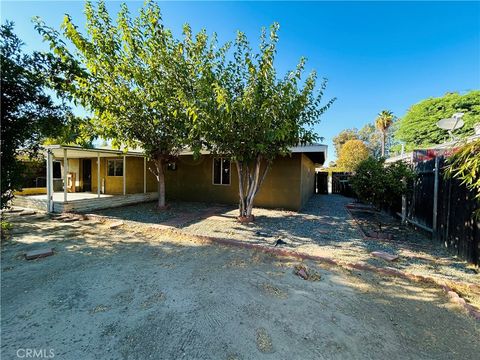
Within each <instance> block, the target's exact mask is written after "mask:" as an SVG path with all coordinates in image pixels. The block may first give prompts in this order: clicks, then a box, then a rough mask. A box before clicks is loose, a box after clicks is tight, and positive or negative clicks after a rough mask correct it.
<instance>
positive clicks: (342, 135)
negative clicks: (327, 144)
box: [332, 128, 364, 157]
mask: <svg viewBox="0 0 480 360" xmlns="http://www.w3.org/2000/svg"><path fill="white" fill-rule="evenodd" d="M358 139H360V135H359V133H358V130H357V129H356V128H352V129H345V130H342V131H340V132H339V133H338V135H337V136H334V137H333V139H332V142H333V146H334V147H335V154H337V157H338V156H340V150H341V149H342V146H343V144H345V143H346V142H347V141H348V140H358ZM361 140H364V139H361Z"/></svg>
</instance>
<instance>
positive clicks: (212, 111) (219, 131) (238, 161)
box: [195, 24, 334, 221]
mask: <svg viewBox="0 0 480 360" xmlns="http://www.w3.org/2000/svg"><path fill="white" fill-rule="evenodd" d="M278 28H279V26H278V24H273V25H272V26H271V28H270V32H269V34H268V35H267V31H266V29H263V31H262V35H261V39H260V49H259V51H258V52H254V51H253V50H252V49H251V48H250V45H249V43H248V41H247V38H246V36H245V34H243V33H241V32H239V33H238V34H237V38H236V40H235V42H234V44H233V53H232V54H231V56H230V57H229V59H228V60H226V61H225V59H226V58H227V57H225V56H224V57H223V58H222V60H220V61H219V64H218V65H217V66H213V67H209V68H208V69H205V67H204V68H203V69H202V71H201V74H202V76H201V78H202V79H204V80H203V82H202V83H203V85H202V86H201V89H203V90H201V91H198V93H199V94H200V93H202V92H203V95H199V96H197V97H195V99H197V101H196V102H195V107H196V108H197V110H198V112H199V116H198V118H199V119H201V120H200V121H199V124H201V129H202V131H201V134H202V136H203V137H204V139H205V141H206V143H207V144H208V146H209V147H210V149H211V150H212V151H213V152H214V153H215V154H219V155H221V156H224V157H227V158H229V159H230V160H231V161H232V162H234V163H235V165H236V169H237V174H238V180H239V213H240V218H241V219H245V220H247V221H250V220H252V219H253V216H252V209H253V201H254V198H255V196H256V194H257V193H258V191H259V189H260V187H261V184H262V182H263V180H264V179H265V176H266V174H267V172H268V169H269V167H270V165H271V163H272V161H274V160H275V159H276V158H277V157H279V156H286V155H289V154H290V147H292V146H296V145H298V144H308V143H311V142H313V141H315V140H316V139H317V135H316V134H315V132H314V131H313V126H314V125H315V124H317V123H318V121H319V119H320V116H321V115H322V114H323V113H324V112H325V111H326V110H327V109H328V108H329V107H330V105H331V104H332V103H333V101H334V100H333V99H332V100H330V101H329V102H327V103H326V105H325V106H322V105H321V97H322V95H323V91H324V89H325V87H326V81H325V80H324V81H323V82H322V84H321V86H320V89H319V91H316V90H315V89H316V74H315V73H311V74H310V75H309V76H307V77H306V78H305V79H302V75H303V72H304V67H305V60H304V59H303V58H302V59H301V60H300V63H299V64H298V65H297V68H296V69H295V70H293V71H289V72H288V73H287V74H286V75H285V76H284V77H281V78H280V77H278V76H277V72H276V69H275V66H274V60H275V55H276V52H277V42H278V35H277V32H278ZM302 80H304V81H302Z"/></svg>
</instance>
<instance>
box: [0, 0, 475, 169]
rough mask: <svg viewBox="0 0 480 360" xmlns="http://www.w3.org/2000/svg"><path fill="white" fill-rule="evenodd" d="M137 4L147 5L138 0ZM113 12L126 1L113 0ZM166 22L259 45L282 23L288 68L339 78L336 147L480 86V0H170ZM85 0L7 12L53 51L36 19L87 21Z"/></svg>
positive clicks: (30, 41) (329, 130) (332, 126)
mask: <svg viewBox="0 0 480 360" xmlns="http://www.w3.org/2000/svg"><path fill="white" fill-rule="evenodd" d="M128 4H129V7H130V8H131V9H132V10H133V9H137V8H138V7H140V6H141V5H142V2H128ZM108 6H109V8H110V9H111V10H112V14H113V13H115V12H116V11H117V9H118V7H119V2H108ZM160 6H161V8H162V12H163V16H164V20H165V23H166V25H167V26H168V27H170V28H171V29H172V30H173V31H174V32H175V33H176V34H180V32H181V27H182V24H183V23H185V22H188V23H190V24H191V25H192V27H193V29H194V30H199V29H201V28H206V29H207V31H208V32H209V33H211V32H217V34H218V36H219V40H220V41H227V40H230V39H232V38H234V36H235V32H236V31H237V30H242V31H244V32H245V33H246V34H247V36H248V37H249V40H250V42H251V43H252V44H257V43H258V36H259V33H260V29H261V27H262V26H269V25H270V24H271V23H272V22H274V21H277V22H279V23H280V33H279V35H280V43H279V47H278V55H277V66H278V69H279V73H280V74H282V73H284V72H285V71H286V70H288V69H291V68H294V67H295V65H296V64H297V62H298V59H299V58H300V56H305V57H307V59H308V63H307V69H308V70H312V69H315V70H316V71H317V72H318V74H319V76H320V77H326V78H328V80H329V84H328V89H327V92H326V94H325V99H328V98H331V97H336V98H337V101H336V103H335V104H334V105H333V106H332V108H331V109H330V110H329V111H328V112H327V113H325V114H324V116H323V118H322V120H321V123H320V124H319V125H318V126H317V129H316V130H317V132H318V133H319V135H320V136H323V137H325V139H326V140H325V143H327V144H328V145H329V156H328V161H330V160H333V159H334V156H335V155H334V151H333V147H332V143H331V140H332V137H333V136H335V135H336V134H337V133H338V132H340V131H341V130H342V129H345V128H350V127H357V128H360V127H362V126H363V125H364V124H366V123H368V122H371V121H373V120H374V119H375V116H376V114H377V113H378V112H380V111H381V110H383V109H389V110H392V111H393V112H394V113H395V114H396V115H397V116H399V117H401V116H403V115H404V114H405V112H406V110H407V109H408V108H409V107H410V106H411V105H413V104H415V103H417V102H419V101H421V100H422V99H425V98H428V97H436V96H442V95H443V94H445V93H446V92H453V91H457V92H466V91H469V90H474V89H479V88H480V3H478V2H252V1H250V2H164V1H160ZM82 11H83V2H82V1H55V2H54V1H34V2H28V1H2V4H1V18H2V22H4V21H5V20H6V19H9V20H12V21H14V22H15V24H16V32H17V34H18V35H19V36H20V37H21V38H22V39H23V40H24V42H25V43H26V44H27V47H26V49H27V50H32V49H45V48H46V46H45V44H42V41H41V38H40V37H39V36H38V34H37V33H36V32H35V30H34V29H33V26H32V23H31V18H32V17H33V16H35V15H38V16H40V17H42V18H43V19H44V20H45V22H46V23H47V24H48V25H50V26H54V27H57V28H58V26H59V25H60V23H61V22H62V18H63V15H64V14H65V13H68V14H70V15H71V16H72V17H73V19H74V21H75V23H76V24H78V25H81V26H83V24H84V23H85V19H84V17H83V13H82Z"/></svg>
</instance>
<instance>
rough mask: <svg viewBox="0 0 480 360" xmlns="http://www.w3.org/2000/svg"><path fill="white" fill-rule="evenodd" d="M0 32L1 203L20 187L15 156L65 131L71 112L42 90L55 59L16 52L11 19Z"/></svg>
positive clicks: (32, 153) (19, 45) (28, 153)
mask: <svg viewBox="0 0 480 360" xmlns="http://www.w3.org/2000/svg"><path fill="white" fill-rule="evenodd" d="M0 36H1V40H0V41H1V42H0V47H1V55H0V57H1V60H0V61H1V64H0V67H1V69H2V71H1V88H2V89H1V93H2V95H1V96H2V98H1V104H2V111H1V123H2V128H1V137H2V148H1V158H2V181H1V192H2V196H1V208H4V207H5V206H7V204H8V202H9V200H11V198H12V197H13V192H14V190H18V189H20V188H21V187H22V178H23V177H22V171H23V170H24V168H23V165H22V163H21V162H20V161H19V159H18V158H19V156H20V155H22V156H24V157H25V156H26V157H35V156H36V155H37V153H38V151H39V149H40V147H41V145H42V143H43V142H44V141H45V139H46V138H48V137H57V138H60V139H63V138H64V136H67V135H68V136H70V135H71V134H70V133H69V131H68V129H70V126H71V125H70V124H69V121H70V120H72V119H74V117H73V115H72V113H71V111H70V109H69V108H68V106H66V105H65V104H64V103H60V104H55V103H54V101H53V100H52V98H51V96H50V95H49V94H48V93H47V92H46V88H47V86H48V85H49V79H50V78H51V77H52V76H54V74H55V72H56V68H57V65H58V64H57V63H56V62H55V61H54V60H53V59H52V58H51V56H50V54H48V53H47V54H42V53H38V52H34V53H32V54H24V53H22V46H23V43H22V41H21V40H20V39H19V38H18V37H17V36H16V35H15V34H14V32H13V23H11V22H7V23H5V24H4V25H1V27H0ZM72 140H76V137H74V138H72Z"/></svg>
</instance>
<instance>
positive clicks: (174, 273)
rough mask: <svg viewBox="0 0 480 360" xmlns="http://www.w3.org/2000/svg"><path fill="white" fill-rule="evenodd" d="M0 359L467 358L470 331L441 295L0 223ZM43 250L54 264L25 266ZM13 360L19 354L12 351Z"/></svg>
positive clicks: (367, 278)
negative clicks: (31, 254)
mask: <svg viewBox="0 0 480 360" xmlns="http://www.w3.org/2000/svg"><path fill="white" fill-rule="evenodd" d="M10 217H11V220H12V221H13V223H14V225H15V228H14V230H13V239H11V240H10V241H9V242H8V243H7V244H6V245H4V246H3V247H2V254H1V260H2V264H1V266H2V284H1V290H2V292H1V300H2V307H1V315H2V320H1V325H2V348H1V355H2V356H1V358H2V359H16V358H17V353H18V351H19V349H37V350H38V349H42V350H45V351H47V354H49V353H48V351H53V353H54V355H55V357H54V358H55V359H182V358H185V359H385V358H387V359H388V358H391V359H455V358H457V359H478V354H479V353H480V341H479V339H480V329H479V327H478V323H475V322H474V320H473V319H471V318H469V317H467V316H466V315H464V314H463V313H462V312H461V311H460V310H459V308H457V307H456V306H454V305H452V304H450V303H449V302H448V300H447V298H446V297H445V296H444V295H443V293H442V292H441V291H440V290H437V289H433V288H429V287H426V286H424V285H420V284H413V283H410V282H408V281H405V280H401V279H395V278H382V277H378V276H376V275H373V274H371V273H365V272H349V271H346V270H342V269H338V268H327V267H320V266H319V265H318V264H315V263H306V265H307V266H308V267H309V268H310V269H311V270H315V271H317V272H318V273H319V274H320V275H321V279H320V280H319V281H306V280H303V279H301V278H300V277H298V276H296V275H294V274H293V266H294V265H295V264H297V262H295V261H293V260H289V259H280V258H277V257H274V256H271V255H267V254H263V253H257V252H251V251H247V250H240V249H232V248H226V247H220V246H204V245H200V244H196V243H193V242H189V241H180V240H175V239H171V238H164V237H162V236H161V235H158V234H157V235H155V234H151V235H148V234H145V233H140V232H139V233H135V232H127V231H125V230H124V229H122V228H118V229H114V230H110V229H108V228H106V227H105V226H104V225H101V224H97V223H94V222H92V221H78V222H71V223H63V222H58V221H53V220H50V219H48V218H47V217H45V216H24V217H18V216H15V215H10ZM44 246H51V247H54V248H55V252H56V253H55V255H54V256H51V257H48V258H44V259H39V260H34V261H26V260H24V259H23V257H22V254H23V253H24V252H25V251H26V250H30V249H35V248H39V247H44ZM19 354H20V355H22V354H24V352H20V353H19Z"/></svg>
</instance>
